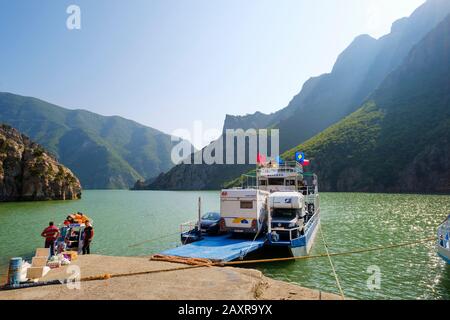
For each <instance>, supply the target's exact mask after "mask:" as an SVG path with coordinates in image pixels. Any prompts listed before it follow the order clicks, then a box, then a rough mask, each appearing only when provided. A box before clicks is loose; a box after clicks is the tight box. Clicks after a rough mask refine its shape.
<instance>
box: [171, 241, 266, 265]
mask: <svg viewBox="0 0 450 320" xmlns="http://www.w3.org/2000/svg"><path fill="white" fill-rule="evenodd" d="M265 242H266V239H265V238H264V237H262V238H259V239H256V240H255V241H253V239H246V238H235V237H233V236H231V235H221V236H204V237H203V240H200V241H197V242H194V243H191V244H187V245H184V246H179V247H177V248H173V249H169V250H166V251H164V252H162V254H164V255H169V256H177V257H183V258H203V259H209V260H212V261H215V262H228V261H233V260H236V259H239V258H240V257H243V256H245V255H246V254H248V253H250V252H254V251H256V250H258V249H260V248H262V247H263V246H264V244H265Z"/></svg>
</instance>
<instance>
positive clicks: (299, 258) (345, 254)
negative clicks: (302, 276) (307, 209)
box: [218, 237, 436, 266]
mask: <svg viewBox="0 0 450 320" xmlns="http://www.w3.org/2000/svg"><path fill="white" fill-rule="evenodd" d="M431 240H436V237H430V238H425V239H421V240H416V241H411V242H408V243H400V244H393V245H387V246H382V247H381V246H380V247H375V248H369V249H358V250H352V251H347V252H337V253H330V254H329V256H330V257H337V256H347V255H353V254H360V253H366V252H373V251H381V250H387V249H393V248H401V247H408V246H413V245H417V244H421V243H424V242H428V241H431ZM326 257H328V255H327V254H326V253H323V254H317V255H311V256H302V257H287V258H275V259H261V260H246V261H231V262H223V263H220V264H218V265H230V266H231V265H242V264H256V263H271V262H281V261H293V260H307V259H316V258H326Z"/></svg>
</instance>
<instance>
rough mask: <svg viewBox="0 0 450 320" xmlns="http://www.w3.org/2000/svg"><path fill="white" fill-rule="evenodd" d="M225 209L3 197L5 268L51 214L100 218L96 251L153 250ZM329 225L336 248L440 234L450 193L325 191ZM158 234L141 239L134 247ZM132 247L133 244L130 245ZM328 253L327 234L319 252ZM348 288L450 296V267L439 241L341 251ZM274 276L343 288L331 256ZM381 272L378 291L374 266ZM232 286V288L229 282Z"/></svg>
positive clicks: (184, 195) (182, 203)
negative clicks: (203, 214) (202, 214)
mask: <svg viewBox="0 0 450 320" xmlns="http://www.w3.org/2000/svg"><path fill="white" fill-rule="evenodd" d="M199 196H201V197H202V201H203V208H204V210H217V209H218V208H219V193H218V192H165V191H139V192H133V191H84V193H83V199H82V200H79V201H67V202H63V201H55V202H34V203H5V204H0V273H5V271H6V268H7V263H8V259H9V258H10V257H13V256H24V257H25V256H31V255H32V254H33V251H34V249H35V248H36V247H39V246H42V245H43V239H42V238H41V237H40V233H41V231H42V229H43V228H44V227H45V226H46V225H47V224H48V221H50V220H54V221H55V222H57V223H59V222H62V220H63V219H64V218H65V217H66V216H67V214H68V213H70V212H74V211H83V212H85V213H86V214H87V215H89V216H90V217H91V218H92V219H93V220H94V227H95V239H94V242H93V244H92V246H91V248H92V249H91V250H92V251H93V252H94V253H96V254H104V255H124V256H133V255H151V254H153V253H157V252H160V251H162V250H164V249H168V248H171V247H174V246H177V245H179V235H178V233H177V232H178V231H179V225H180V223H183V222H186V221H188V220H193V219H195V217H196V205H197V198H198V197H199ZM321 210H322V228H323V232H324V235H325V238H326V240H327V242H328V245H329V247H330V251H331V252H343V251H348V250H353V249H360V248H367V247H374V246H378V245H387V244H395V243H403V242H408V241H414V240H417V239H423V238H427V237H430V236H433V235H434V234H435V232H436V227H437V226H438V225H439V223H440V222H441V221H442V220H443V219H444V218H445V217H446V216H447V215H448V214H449V213H450V197H449V196H422V195H382V194H340V193H322V194H321ZM150 239H155V240H154V241H151V242H146V243H145V244H143V245H140V246H132V245H134V244H137V243H140V242H142V241H145V240H150ZM130 246H131V247H130ZM323 252H325V249H324V246H323V243H322V238H321V236H320V233H319V234H318V237H317V239H316V241H315V244H314V247H313V252H312V254H319V253H323ZM333 262H334V264H335V267H336V271H337V274H338V276H339V278H340V282H341V285H342V288H343V290H344V292H345V295H346V296H348V297H351V298H356V299H450V266H449V265H446V264H445V263H444V262H443V261H442V260H441V259H440V258H439V257H438V256H437V255H436V250H435V243H434V242H432V241H431V242H428V243H424V244H420V245H417V246H414V247H405V248H396V249H390V250H385V251H377V252H369V253H364V254H358V255H352V256H340V257H333ZM255 267H256V268H258V269H259V270H261V271H262V272H263V273H264V274H265V275H266V276H269V277H272V278H275V279H279V280H285V281H289V282H293V283H298V284H300V285H302V286H305V287H310V288H316V289H319V290H323V291H329V292H335V293H338V291H337V288H336V283H335V279H334V276H333V274H332V271H331V268H330V264H329V262H328V260H327V259H326V258H325V259H323V258H320V259H313V260H302V261H297V262H283V263H273V264H264V265H259V266H255ZM369 268H372V269H371V270H377V269H378V270H379V271H380V275H381V277H380V288H379V289H375V290H370V289H369V288H368V286H367V280H368V278H369V276H370V275H371V274H370V273H368V269H369ZM224 289H225V288H224Z"/></svg>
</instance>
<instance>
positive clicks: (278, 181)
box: [269, 178, 284, 186]
mask: <svg viewBox="0 0 450 320" xmlns="http://www.w3.org/2000/svg"><path fill="white" fill-rule="evenodd" d="M269 185H271V186H284V179H283V178H281V179H280V178H272V179H269Z"/></svg>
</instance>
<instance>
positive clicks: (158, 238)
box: [128, 231, 180, 248]
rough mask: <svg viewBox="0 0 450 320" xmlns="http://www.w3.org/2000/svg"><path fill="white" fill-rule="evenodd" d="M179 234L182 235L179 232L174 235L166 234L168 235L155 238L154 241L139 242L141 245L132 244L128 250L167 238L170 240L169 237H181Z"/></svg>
mask: <svg viewBox="0 0 450 320" xmlns="http://www.w3.org/2000/svg"><path fill="white" fill-rule="evenodd" d="M179 234H180V232H179V231H178V232H176V233H175V232H174V233H171V234H166V235H163V236H160V237H157V238H153V239H149V240H144V241H142V242H139V243H135V244H131V245H129V246H128V248H134V247H138V246H141V245H143V244H146V243H150V242H154V241H158V240H161V239H165V238H169V237H172V236H175V235H179Z"/></svg>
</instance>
